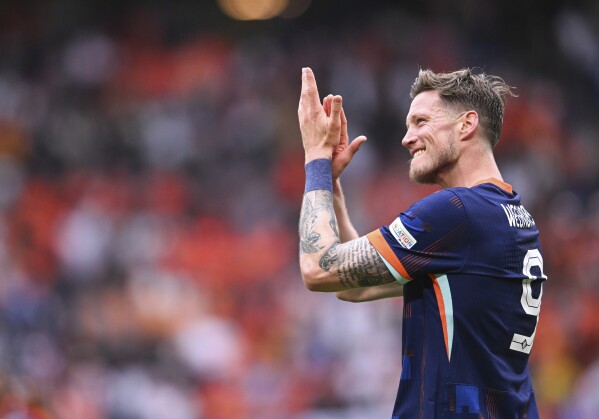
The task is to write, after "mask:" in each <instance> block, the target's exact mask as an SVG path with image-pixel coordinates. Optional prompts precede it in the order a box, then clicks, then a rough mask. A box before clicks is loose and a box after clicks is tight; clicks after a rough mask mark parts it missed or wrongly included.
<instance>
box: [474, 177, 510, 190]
mask: <svg viewBox="0 0 599 419" xmlns="http://www.w3.org/2000/svg"><path fill="white" fill-rule="evenodd" d="M483 183H492V184H493V185H495V186H497V187H498V188H501V189H503V190H504V191H506V192H507V193H509V194H513V193H514V191H513V189H512V185H510V184H509V183H506V182H504V181H502V180H499V179H497V178H494V177H490V178H488V179H483V180H479V181H478V182H476V183H475V184H474V185H472V186H473V187H474V186H476V185H481V184H483Z"/></svg>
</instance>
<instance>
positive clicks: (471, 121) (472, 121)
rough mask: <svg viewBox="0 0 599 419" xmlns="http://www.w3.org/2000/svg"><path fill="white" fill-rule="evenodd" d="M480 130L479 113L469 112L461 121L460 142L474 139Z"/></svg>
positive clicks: (459, 126)
mask: <svg viewBox="0 0 599 419" xmlns="http://www.w3.org/2000/svg"><path fill="white" fill-rule="evenodd" d="M477 128H478V113H476V111H467V112H464V114H463V115H462V116H461V117H460V119H459V125H458V129H459V131H460V140H469V139H471V138H473V137H474V133H475V132H476V129H477Z"/></svg>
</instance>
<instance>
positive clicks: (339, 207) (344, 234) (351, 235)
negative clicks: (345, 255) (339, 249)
mask: <svg viewBox="0 0 599 419" xmlns="http://www.w3.org/2000/svg"><path fill="white" fill-rule="evenodd" d="M333 203H334V208H335V216H336V217H337V227H338V229H339V240H340V242H341V243H345V242H348V241H350V240H355V239H357V238H358V237H360V236H359V235H358V232H357V231H356V229H355V228H354V226H353V224H352V222H351V220H350V218H349V212H348V211H347V206H346V205H345V196H344V194H343V189H342V188H341V181H340V180H339V178H337V179H335V180H334V181H333Z"/></svg>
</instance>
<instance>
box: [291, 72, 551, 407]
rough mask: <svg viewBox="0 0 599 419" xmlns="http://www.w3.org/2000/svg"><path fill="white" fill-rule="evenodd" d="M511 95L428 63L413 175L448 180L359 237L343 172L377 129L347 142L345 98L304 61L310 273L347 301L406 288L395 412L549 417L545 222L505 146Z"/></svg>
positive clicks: (413, 143) (412, 130)
mask: <svg viewBox="0 0 599 419" xmlns="http://www.w3.org/2000/svg"><path fill="white" fill-rule="evenodd" d="M511 94H512V93H511V88H510V87H509V86H507V85H506V84H505V83H504V82H503V81H502V80H501V79H500V78H498V77H494V76H489V75H486V74H476V73H474V72H473V71H471V70H469V69H464V70H460V71H456V72H453V73H433V72H432V71H430V70H426V71H420V73H419V75H418V77H417V78H416V81H415V82H414V84H413V86H412V91H411V97H412V103H411V106H410V110H409V113H408V115H407V120H406V123H407V132H406V135H405V137H404V138H403V141H402V145H403V146H404V147H406V148H407V149H408V151H409V152H410V154H411V156H412V159H411V160H410V172H409V174H410V178H411V179H412V180H413V181H415V182H420V183H434V184H438V185H439V186H441V187H442V188H443V189H442V190H440V191H438V192H436V193H434V194H432V195H430V196H428V197H426V198H424V199H422V200H421V201H419V202H416V203H415V204H414V205H413V206H411V207H410V208H409V209H408V210H406V211H405V212H402V213H401V214H399V216H398V217H397V218H396V219H395V220H394V221H392V222H391V223H390V224H389V225H388V226H383V227H381V228H380V229H378V230H376V231H374V232H372V233H370V234H368V235H367V236H363V237H359V236H358V234H357V232H356V230H355V229H354V227H353V226H352V224H351V221H350V219H349V216H348V214H347V210H346V207H345V203H344V199H343V193H342V190H341V184H340V181H339V176H340V175H341V173H342V172H343V169H344V168H345V167H346V166H347V164H348V163H349V162H350V161H351V159H352V157H353V155H354V154H355V153H356V151H357V150H358V149H359V147H360V145H361V144H362V143H363V142H364V141H365V140H366V138H365V137H358V138H356V139H355V140H354V141H352V142H351V143H350V142H349V141H348V137H347V120H346V118H345V114H344V112H343V108H342V98H341V97H340V96H328V97H326V98H325V99H324V100H323V103H322V104H321V103H320V100H319V96H318V90H317V87H316V81H315V78H314V74H313V73H312V70H311V69H309V68H305V69H303V70H302V93H301V98H300V103H299V109H298V115H299V121H300V128H301V132H302V141H303V145H304V150H305V156H306V161H305V163H306V190H305V194H304V199H303V204H302V210H301V216H300V223H299V234H300V267H301V272H302V276H303V279H304V283H305V285H306V287H307V288H308V289H310V290H312V291H327V292H337V296H338V297H339V298H341V299H343V300H348V301H354V302H359V301H370V300H375V299H379V298H386V297H393V296H399V295H402V294H403V298H404V310H403V339H402V374H401V380H400V384H399V389H398V392H397V399H396V402H395V407H394V410H393V418H409V419H412V418H453V417H455V418H470V417H471V418H480V417H483V418H508V417H509V418H528V419H531V418H536V417H538V412H537V407H536V403H535V398H534V393H533V391H532V386H531V382H530V377H529V373H528V368H527V363H528V357H529V354H530V350H531V347H532V344H533V340H534V336H535V330H536V326H537V322H538V317H539V310H540V305H541V296H542V283H543V281H544V280H545V279H546V276H545V274H544V273H543V258H542V256H541V246H540V241H539V234H538V231H537V228H536V226H535V222H534V220H533V218H532V217H531V216H530V214H529V213H528V212H527V211H526V209H524V207H523V206H522V205H521V203H520V196H519V195H518V193H516V192H514V191H513V190H512V187H511V186H510V185H509V184H507V183H505V182H504V181H503V179H502V177H501V173H500V172H499V169H498V167H497V164H496V163H495V159H494V157H493V147H494V146H495V145H496V144H497V141H498V140H499V134H500V131H501V126H502V122H503V112H504V104H505V97H506V96H507V95H511ZM381 199H384V197H381Z"/></svg>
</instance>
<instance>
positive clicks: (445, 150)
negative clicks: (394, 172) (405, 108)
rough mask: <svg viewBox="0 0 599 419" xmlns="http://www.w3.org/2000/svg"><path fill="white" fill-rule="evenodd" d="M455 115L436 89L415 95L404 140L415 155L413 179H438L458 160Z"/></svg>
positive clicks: (436, 180)
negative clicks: (442, 100)
mask: <svg viewBox="0 0 599 419" xmlns="http://www.w3.org/2000/svg"><path fill="white" fill-rule="evenodd" d="M456 116H457V115H456V113H455V112H454V111H453V110H451V109H450V108H448V107H447V106H446V105H444V104H443V103H442V102H441V99H440V98H439V94H438V93H437V92H435V91H425V92H422V93H420V94H419V95H418V96H416V97H415V98H414V100H413V101H412V104H411V106H410V111H409V112H408V116H407V118H406V126H407V128H408V132H407V133H406V135H405V137H404V138H403V140H402V145H403V146H404V147H406V148H407V149H408V150H409V151H410V154H411V155H412V159H411V160H410V179H412V180H413V181H415V182H418V183H427V184H432V183H439V181H440V179H441V178H440V176H442V175H443V173H444V172H445V171H446V170H448V169H451V168H452V167H453V166H454V165H455V164H456V162H457V160H458V156H459V151H458V149H457V144H456V141H455V136H456V134H455V132H454V129H455V127H456V122H457V119H456Z"/></svg>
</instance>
